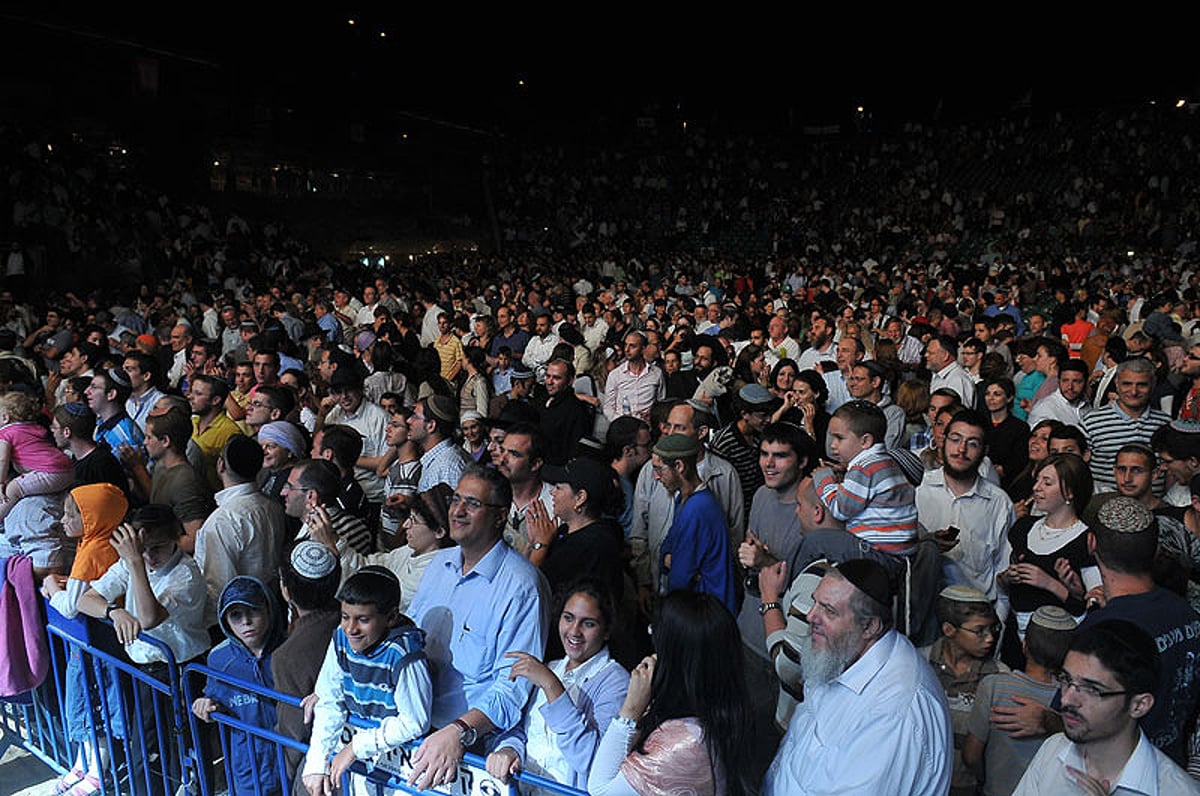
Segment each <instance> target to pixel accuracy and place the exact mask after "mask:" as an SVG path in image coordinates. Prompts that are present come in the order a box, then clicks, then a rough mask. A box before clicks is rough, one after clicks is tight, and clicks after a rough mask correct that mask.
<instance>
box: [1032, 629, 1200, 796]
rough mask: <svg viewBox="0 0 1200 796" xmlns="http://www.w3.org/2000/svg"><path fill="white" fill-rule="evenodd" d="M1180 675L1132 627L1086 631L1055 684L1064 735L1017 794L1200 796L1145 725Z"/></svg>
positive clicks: (1199, 786) (1045, 747)
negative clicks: (1166, 681) (1165, 682)
mask: <svg viewBox="0 0 1200 796" xmlns="http://www.w3.org/2000/svg"><path fill="white" fill-rule="evenodd" d="M1173 676H1174V673H1173V672H1171V671H1170V670H1163V669H1162V667H1161V662H1160V660H1159V656H1158V651H1157V650H1156V649H1155V643H1154V639H1152V638H1151V637H1150V636H1149V635H1148V634H1147V633H1146V632H1145V631H1143V630H1142V629H1141V628H1139V627H1138V626H1137V625H1135V624H1133V623H1132V622H1125V621H1120V620H1110V621H1105V622H1097V623H1096V624H1094V625H1092V626H1091V627H1088V628H1084V629H1081V630H1079V631H1078V632H1077V633H1076V634H1075V636H1074V637H1073V638H1072V639H1071V645H1070V647H1068V650H1067V657H1066V660H1064V661H1063V666H1062V671H1061V672H1059V673H1058V675H1057V676H1056V677H1055V680H1056V681H1057V682H1058V687H1059V692H1060V694H1061V698H1062V719H1063V732H1061V733H1059V734H1057V735H1053V736H1051V737H1050V738H1048V739H1046V741H1045V743H1043V744H1042V747H1041V748H1040V749H1039V750H1038V753H1037V755H1035V756H1034V758H1033V761H1032V762H1031V763H1030V764H1029V768H1028V769H1026V771H1025V776H1024V777H1022V778H1021V781H1020V783H1018V784H1017V789H1016V790H1015V791H1013V793H1014V794H1015V795H1016V796H1029V795H1030V794H1042V793H1046V794H1050V793H1080V792H1083V793H1146V794H1168V793H1169V794H1188V793H1191V794H1195V793H1200V783H1197V782H1196V780H1194V779H1192V778H1191V777H1189V776H1188V775H1187V774H1186V773H1184V771H1183V769H1181V768H1180V767H1179V766H1178V765H1176V764H1175V763H1174V762H1173V761H1172V760H1171V758H1170V757H1168V756H1167V755H1166V754H1164V753H1163V752H1162V750H1160V749H1158V748H1156V747H1155V746H1154V745H1152V744H1151V743H1150V741H1149V740H1148V739H1147V738H1146V735H1145V733H1144V732H1142V730H1141V728H1140V726H1139V722H1140V721H1141V719H1142V718H1143V717H1144V716H1146V714H1147V713H1149V712H1150V709H1151V708H1152V707H1153V706H1154V692H1155V691H1156V690H1157V689H1158V684H1159V681H1160V680H1161V679H1163V678H1171V677H1173Z"/></svg>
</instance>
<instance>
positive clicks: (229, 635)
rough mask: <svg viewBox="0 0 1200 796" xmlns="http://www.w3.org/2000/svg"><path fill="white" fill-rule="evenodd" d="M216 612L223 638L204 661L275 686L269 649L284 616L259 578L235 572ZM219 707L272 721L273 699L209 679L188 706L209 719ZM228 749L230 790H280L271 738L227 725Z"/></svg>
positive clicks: (256, 721)
mask: <svg viewBox="0 0 1200 796" xmlns="http://www.w3.org/2000/svg"><path fill="white" fill-rule="evenodd" d="M217 613H218V615H219V617H220V623H221V629H222V630H223V631H225V641H222V642H221V643H220V644H218V645H217V646H216V647H214V648H213V650H212V652H210V653H209V654H208V667H209V668H210V669H215V670H216V671H219V672H221V673H223V674H226V675H229V676H230V677H235V678H237V679H239V680H245V681H246V682H249V683H253V684H255V685H257V686H260V687H263V688H270V689H274V688H275V680H274V677H272V675H271V653H272V652H273V651H274V650H275V648H276V647H278V646H279V645H280V644H281V643H282V642H283V639H284V630H283V621H282V620H283V617H282V614H281V612H280V610H279V608H278V606H277V604H276V601H275V597H274V595H273V594H271V592H270V590H269V589H267V588H266V587H265V586H264V585H263V583H262V581H260V580H259V579H258V578H252V577H248V576H244V575H243V576H239V577H236V578H234V579H233V580H231V581H229V583H227V584H226V585H225V588H224V589H223V590H222V591H221V596H220V599H219V600H218V601H217ZM218 710H219V711H221V712H222V713H228V714H230V715H231V716H234V717H235V718H237V719H238V720H240V721H243V722H245V723H246V724H253V725H254V726H256V727H262V728H263V729H266V730H270V729H273V728H274V727H275V702H274V700H271V699H264V698H260V697H259V696H258V695H257V694H251V693H249V692H247V691H242V690H240V689H237V688H234V687H232V686H230V685H229V684H228V683H223V682H219V681H216V680H212V679H210V680H209V681H208V685H206V686H205V688H204V696H202V697H199V698H198V699H196V701H195V702H193V703H192V712H193V713H195V714H196V716H197V717H199V718H200V719H203V720H204V721H211V718H210V717H211V715H212V713H213V712H214V711H218ZM228 754H229V760H228V761H227V765H226V776H227V777H228V780H229V791H230V793H263V794H266V795H267V796H271V795H272V794H278V793H281V792H282V788H281V785H280V780H279V765H278V763H277V761H276V759H275V747H274V745H273V744H271V743H267V742H265V741H256V740H254V739H253V738H251V737H250V736H249V735H248V734H246V733H243V732H239V731H238V730H231V731H230V733H229V749H228ZM255 780H257V781H258V790H256V789H255Z"/></svg>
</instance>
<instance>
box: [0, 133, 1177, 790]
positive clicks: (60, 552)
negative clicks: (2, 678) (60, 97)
mask: <svg viewBox="0 0 1200 796" xmlns="http://www.w3.org/2000/svg"><path fill="white" fill-rule="evenodd" d="M1093 125H1094V126H1092V127H1089V128H1086V129H1084V128H1081V127H1080V126H1078V125H1076V124H1073V123H1071V122H1067V121H1063V120H1057V121H1056V122H1055V123H1053V124H1048V125H1040V124H1034V123H1032V122H1027V123H1024V124H1022V123H1018V122H1012V121H1005V122H1004V123H1003V124H1000V125H998V126H996V127H989V128H986V129H980V128H972V127H963V128H955V129H948V130H942V129H927V128H919V127H914V128H910V129H907V130H905V131H904V133H903V134H902V135H898V136H894V137H880V138H878V139H872V141H871V143H870V144H864V145H855V144H846V143H844V142H842V143H840V144H839V143H837V142H832V141H830V142H821V143H819V144H814V145H812V146H811V147H810V148H809V149H807V150H805V152H804V154H803V156H802V157H800V156H797V158H796V159H789V158H787V157H785V156H784V155H782V154H778V155H775V156H772V152H773V151H774V150H772V146H777V145H776V144H775V143H774V142H764V141H761V140H760V141H754V140H749V139H746V140H731V141H728V142H716V141H708V140H705V139H704V138H703V137H702V136H698V137H696V138H694V139H692V140H690V142H689V144H688V145H687V146H680V147H678V148H674V147H670V146H667V145H666V144H669V143H671V142H669V141H660V142H658V143H659V146H658V147H657V148H647V149H637V150H626V151H616V150H613V151H607V150H605V151H601V152H599V153H596V152H588V153H586V154H585V155H584V156H582V157H581V156H579V154H578V153H572V152H568V151H566V150H564V149H561V148H560V149H556V150H550V151H547V152H544V153H541V154H538V155H533V156H530V157H529V158H528V159H527V160H522V161H520V162H519V164H518V165H519V168H517V167H515V166H514V168H515V173H516V176H514V177H512V178H510V179H508V180H507V181H506V183H505V185H504V190H503V191H502V193H501V198H500V200H499V202H498V203H499V205H500V208H499V211H498V217H499V222H500V224H501V227H502V228H503V230H504V238H505V244H506V248H505V253H504V254H485V253H470V254H465V255H464V254H442V255H429V256H424V257H420V258H415V259H414V260H413V261H412V262H410V263H400V262H396V263H394V264H392V265H389V266H388V267H387V268H374V267H367V266H363V265H362V264H361V263H359V264H350V265H347V266H345V267H343V266H340V265H334V264H331V263H328V262H325V261H322V260H321V259H319V258H317V257H315V256H313V255H312V254H311V252H310V251H309V249H308V248H307V246H306V245H305V244H304V243H303V242H302V241H300V240H299V239H297V238H295V237H293V236H292V235H289V234H288V233H287V232H286V231H285V230H284V228H283V227H282V225H280V224H278V223H275V222H271V223H261V224H257V223H256V224H252V223H251V222H249V221H247V220H246V219H243V218H242V217H240V216H237V215H229V216H228V217H225V218H222V217H220V214H218V213H214V212H212V211H210V210H209V209H207V208H204V207H200V206H186V205H182V204H178V203H176V202H173V201H172V200H170V199H168V198H167V197H165V196H156V195H155V192H153V191H150V190H148V189H146V188H145V187H142V186H141V184H139V183H138V182H137V181H136V180H134V179H132V178H131V177H130V176H129V175H122V176H120V177H119V178H118V177H117V176H114V175H113V174H112V173H111V172H108V171H106V170H104V169H103V168H97V167H89V166H88V165H87V164H86V163H85V162H72V161H71V160H70V159H63V160H60V159H59V158H60V157H63V158H65V156H64V155H61V153H60V154H55V152H54V149H53V147H47V146H46V145H45V144H44V143H37V142H35V143H32V144H29V145H28V146H22V147H19V148H15V149H13V150H12V151H10V152H9V153H8V158H9V161H10V162H9V164H8V165H9V166H10V169H9V173H10V180H9V182H8V189H7V190H8V192H9V198H10V199H11V200H12V209H13V216H12V225H13V229H14V230H16V233H17V235H18V236H19V237H20V238H21V239H22V242H19V243H15V244H13V246H12V247H11V251H10V252H9V253H8V254H7V256H6V258H5V272H4V277H5V279H4V285H3V289H2V290H0V389H2V390H3V392H2V394H0V473H3V484H4V488H3V500H2V502H0V521H2V523H3V528H4V533H3V535H2V536H0V555H3V556H6V557H12V558H13V559H18V558H19V559H20V560H21V561H22V562H24V564H23V566H25V567H26V568H27V572H28V575H29V577H28V578H27V581H22V582H29V583H36V584H37V585H38V586H40V588H41V590H42V592H43V593H44V594H45V596H46V597H47V598H49V605H50V606H51V608H52V609H53V610H55V611H58V612H59V613H61V614H63V615H64V616H68V617H70V616H73V615H75V614H78V613H82V614H84V615H87V616H91V617H96V618H104V619H107V620H109V621H110V622H111V624H112V626H113V628H114V630H115V633H116V636H117V638H118V640H119V641H120V643H121V644H122V645H123V646H124V649H125V653H126V654H127V655H128V657H129V659H130V660H131V661H133V662H134V663H135V664H137V665H138V666H139V667H142V668H144V669H145V670H146V671H147V672H149V673H151V674H152V675H155V676H157V675H159V674H161V672H162V667H163V660H162V655H161V653H160V652H159V651H158V649H157V648H156V647H154V646H153V645H150V644H147V643H146V642H145V640H144V639H143V638H142V636H144V635H145V636H151V637H153V638H155V639H157V640H158V641H160V642H162V643H164V644H166V645H167V646H168V647H169V648H170V650H171V651H172V653H173V655H174V657H175V658H176V659H177V660H178V661H180V662H184V661H192V660H206V661H207V662H208V665H209V666H210V667H212V668H214V669H217V670H219V671H222V672H225V673H227V674H230V675H231V676H234V677H237V678H241V679H245V680H247V681H250V682H253V683H258V684H261V685H266V686H269V687H274V688H277V689H279V690H281V691H283V692H285V693H289V694H292V695H295V696H297V697H309V698H310V702H311V707H312V720H311V722H308V721H306V720H305V717H304V716H303V715H302V712H301V711H298V710H295V709H292V708H290V707H288V706H276V705H274V704H270V703H267V702H265V701H263V700H258V699H254V698H247V697H246V695H244V694H233V693H231V691H230V690H229V689H228V688H227V687H226V686H224V685H222V684H221V683H219V682H216V681H214V682H211V683H209V686H208V688H207V689H206V690H205V693H204V696H203V697H200V698H199V699H197V700H196V702H195V703H194V704H193V705H192V709H193V711H194V712H195V714H196V715H197V716H198V717H199V718H201V719H210V718H211V716H212V714H213V713H214V712H224V713H231V714H234V715H235V716H237V717H238V718H240V719H241V720H243V721H246V722H249V723H252V724H255V725H258V726H263V727H268V728H277V729H278V730H279V731H280V732H283V733H285V734H288V735H291V736H293V737H296V738H298V739H300V740H302V741H305V742H309V743H310V750H309V752H308V754H307V755H305V756H301V755H298V754H296V755H291V756H289V758H288V761H287V767H286V770H284V771H277V770H275V768H276V767H275V766H274V765H273V764H272V763H271V762H270V761H271V760H273V755H272V754H271V752H270V751H269V750H268V749H267V747H266V746H265V745H263V744H260V743H258V742H251V741H249V740H245V741H244V743H240V744H235V745H234V746H233V747H232V748H231V749H230V750H229V752H228V759H227V761H226V772H227V777H228V780H229V786H230V789H231V792H242V791H245V792H254V791H255V789H256V785H255V782H256V780H257V782H258V786H259V787H261V788H262V790H263V792H279V790H280V789H281V787H282V783H283V782H284V781H287V782H292V783H295V787H297V788H301V789H303V791H306V792H308V793H312V794H327V793H329V792H330V790H331V788H332V787H334V785H335V784H336V783H337V782H338V781H339V780H340V778H341V775H342V774H343V773H344V772H346V771H347V770H348V768H349V767H350V766H351V765H352V764H353V763H354V761H355V760H364V761H373V760H375V759H377V758H379V757H380V756H381V755H383V754H385V753H386V752H388V751H389V750H392V749H395V748H397V747H399V746H400V745H402V744H405V743H407V742H410V741H413V740H418V741H419V747H418V750H417V751H416V753H415V754H414V756H413V763H414V766H413V771H412V775H411V776H412V780H411V781H412V783H413V784H416V785H419V786H421V787H432V786H434V785H438V784H440V783H444V782H446V781H448V780H449V779H451V778H453V777H454V775H455V772H456V770H457V766H458V763H459V761H460V760H461V759H462V756H463V754H464V752H465V751H474V752H478V753H480V754H484V755H485V757H486V761H487V770H488V772H489V773H490V774H491V775H493V776H495V777H497V778H500V779H507V778H509V777H511V776H512V775H513V774H515V773H517V772H533V773H536V774H539V775H541V776H545V777H548V778H551V779H554V780H556V781H559V782H562V783H564V784H567V785H570V786H574V787H576V788H579V789H582V790H587V791H588V792H590V793H596V794H630V793H636V794H648V793H675V792H680V791H681V790H683V789H685V788H686V789H689V790H687V792H697V793H709V794H731V796H732V795H733V794H742V793H746V794H749V793H759V792H762V793H768V794H796V793H829V792H868V791H872V792H880V793H947V792H953V793H956V794H973V793H986V794H1002V793H1013V792H1017V793H1060V792H1065V790H1064V789H1065V788H1067V787H1068V786H1070V787H1078V788H1081V789H1082V790H1083V791H1084V792H1105V793H1107V792H1114V791H1116V790H1118V789H1119V788H1122V787H1126V788H1130V789H1137V790H1138V792H1145V793H1154V792H1161V793H1182V792H1200V784H1198V783H1197V782H1196V780H1194V779H1192V777H1197V778H1200V734H1198V733H1197V728H1196V726H1195V724H1196V716H1197V709H1198V707H1200V681H1198V680H1197V672H1196V670H1195V666H1196V664H1195V659H1196V657H1197V654H1198V653H1200V614H1197V613H1196V608H1197V607H1198V606H1200V589H1198V588H1197V587H1196V585H1195V581H1194V580H1193V576H1194V575H1195V577H1196V580H1200V573H1198V572H1197V567H1200V338H1198V337H1196V336H1194V335H1196V334H1197V333H1198V332H1200V328H1198V327H1197V324H1198V323H1200V295H1198V294H1197V288H1196V283H1197V281H1198V280H1200V270H1197V269H1196V268H1195V266H1194V264H1193V263H1194V260H1193V253H1194V252H1193V248H1194V242H1193V241H1192V240H1191V239H1190V234H1191V233H1190V232H1189V230H1191V229H1193V228H1194V220H1195V214H1196V211H1197V207H1196V205H1195V188H1194V187H1193V186H1194V185H1195V184H1197V183H1195V182H1191V181H1189V180H1188V179H1187V177H1188V176H1189V175H1190V174H1191V171H1192V170H1193V169H1194V168H1195V166H1194V165H1193V164H1192V163H1191V162H1190V160H1191V159H1194V156H1193V155H1192V142H1191V138H1190V136H1189V134H1188V133H1187V132H1186V125H1185V124H1184V122H1183V121H1181V120H1180V119H1177V118H1174V117H1169V116H1167V115H1166V114H1162V115H1158V114H1147V113H1137V114H1129V115H1126V116H1111V117H1109V116H1106V117H1102V118H1101V119H1100V120H1093ZM10 133H11V131H10ZM667 153H673V154H667ZM72 157H74V158H82V157H83V156H82V154H81V153H79V152H76V153H74V154H73V155H72ZM972 163H974V164H977V165H976V168H977V170H979V171H982V172H987V173H1005V172H1009V171H1018V172H1020V173H1022V174H1024V175H1026V177H1027V178H1028V179H1029V181H1030V185H1028V186H1024V187H1020V188H1013V189H1012V190H1007V189H1006V190H999V189H997V190H994V191H991V192H986V191H978V190H972V189H971V188H969V187H968V186H969V181H968V180H967V176H968V175H966V174H965V171H966V170H967V169H968V168H969V167H970V164H972ZM581 164H582V165H581ZM846 175H853V179H852V180H851V179H848V178H847V177H846ZM538 230H541V232H539V231H538ZM747 230H749V231H750V232H747ZM93 236H99V237H98V238H97V239H95V240H93V239H92V237H93ZM1134 239H1137V240H1140V241H1141V246H1142V248H1141V249H1140V250H1139V253H1138V254H1137V255H1134V256H1131V255H1130V254H1129V253H1128V251H1127V246H1128V245H1130V244H1129V241H1131V240H1134ZM734 251H740V252H741V254H740V255H739V254H731V253H730V252H734ZM72 254H74V255H80V256H83V257H84V258H85V259H86V258H88V257H90V258H94V259H95V261H97V262H106V263H110V264H112V263H118V262H119V263H123V267H124V268H126V270H125V271H124V273H125V274H126V275H128V276H129V277H130V278H129V279H128V280H125V279H123V278H122V277H120V276H118V274H117V272H116V271H114V272H113V274H112V276H113V278H112V280H111V281H112V283H113V284H111V285H107V286H105V287H103V288H100V289H73V286H72V284H71V283H70V282H69V281H68V282H65V283H64V282H60V281H58V280H57V279H55V278H54V273H55V272H54V268H53V266H54V264H55V263H56V262H59V261H61V260H62V258H70V257H71V256H72ZM132 284H137V285H138V287H126V285H132ZM9 573H10V575H9V577H10V579H11V578H12V577H13V576H12V574H11V573H12V569H11V568H10V569H9ZM6 635H7V636H8V637H9V638H15V639H20V638H21V637H22V634H21V632H20V630H19V629H18V630H16V631H14V630H12V629H10V630H9V631H8V633H7V634H6ZM10 649H14V648H13V647H12V646H11V644H10ZM13 654H17V653H16V652H13ZM284 661H286V664H285V663H284ZM67 667H68V668H67V675H66V683H67V692H66V695H65V698H66V700H67V703H68V704H69V705H73V706H75V709H74V710H72V712H71V715H72V716H73V717H74V719H75V721H74V723H72V724H71V726H70V728H69V729H70V733H69V734H70V740H71V742H72V743H73V744H74V746H73V750H72V751H73V753H74V754H75V760H74V765H73V767H72V768H71V770H70V771H68V772H67V774H65V775H64V776H63V777H62V778H61V780H60V783H59V784H60V786H61V790H62V792H66V793H70V794H72V795H73V796H90V794H92V793H96V792H99V791H100V788H101V779H102V776H103V774H102V771H101V761H100V756H99V753H98V750H96V749H94V748H92V741H91V738H90V737H89V733H88V732H87V728H86V727H85V726H84V725H83V724H82V722H81V718H80V717H81V715H82V714H83V709H82V708H83V706H86V704H87V700H88V693H87V684H86V682H85V679H84V675H83V672H82V664H81V663H80V661H79V660H78V659H77V658H72V659H71V660H70V661H68V664H67ZM113 687H114V688H115V686H113ZM114 698H116V699H119V698H120V696H119V694H115V693H114ZM348 717H355V718H356V719H359V720H362V721H364V722H366V724H367V725H368V727H367V728H366V729H360V730H356V731H354V732H353V733H352V736H350V737H351V739H350V740H349V742H347V741H345V740H344V736H343V730H344V728H345V727H346V726H347V721H348ZM107 731H108V732H109V733H111V734H113V735H114V736H117V737H121V736H122V735H123V733H124V732H125V731H126V728H124V727H122V726H111V725H110V726H109V727H108V728H107ZM264 761H266V762H264ZM1189 775H1190V776H1189ZM355 787H362V783H361V781H359V780H356V785H355ZM1155 788H1157V790H1155ZM364 792H365V791H364Z"/></svg>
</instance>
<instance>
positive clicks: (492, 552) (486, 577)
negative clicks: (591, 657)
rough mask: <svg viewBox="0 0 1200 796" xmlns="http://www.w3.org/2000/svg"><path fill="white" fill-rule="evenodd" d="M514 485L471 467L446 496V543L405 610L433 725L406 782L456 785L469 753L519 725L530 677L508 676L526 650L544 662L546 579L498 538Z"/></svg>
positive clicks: (486, 470)
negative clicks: (426, 670)
mask: <svg viewBox="0 0 1200 796" xmlns="http://www.w3.org/2000/svg"><path fill="white" fill-rule="evenodd" d="M512 499H513V498H512V487H511V486H510V485H509V483H508V479H506V478H505V477H504V476H503V475H501V474H500V472H499V471H498V470H493V469H490V468H486V467H480V466H479V465H471V466H470V467H468V468H467V470H466V471H464V473H463V475H462V478H461V479H460V480H459V481H458V486H457V487H456V488H455V490H454V494H453V496H452V497H451V499H450V537H451V538H452V539H453V540H454V541H455V542H456V543H457V546H456V547H451V548H448V549H446V550H442V551H440V552H438V553H437V554H436V555H435V557H434V559H433V561H431V562H430V564H429V567H428V568H427V569H426V570H425V576H424V577H423V578H422V580H421V585H420V587H419V588H418V589H417V594H416V596H415V597H414V598H413V602H412V605H411V606H410V607H409V614H410V615H411V617H412V619H413V621H414V622H416V623H417V625H418V626H419V627H420V628H421V629H422V630H424V631H425V633H426V639H427V640H426V647H425V650H426V654H427V656H428V658H429V663H430V669H431V673H432V675H433V726H435V727H439V728H440V729H438V730H435V731H434V732H432V733H431V734H430V735H428V736H427V737H426V738H425V740H424V741H423V742H422V743H421V746H420V748H419V749H418V750H417V752H416V753H415V754H414V755H413V759H412V762H413V770H412V775H411V777H410V779H409V784H410V785H417V786H419V787H421V788H433V787H436V786H437V785H440V784H442V783H445V782H449V781H451V780H453V779H454V778H455V775H456V774H457V771H458V764H459V762H460V761H461V760H462V758H463V753H464V752H465V751H467V750H468V749H472V750H473V751H477V752H478V751H481V749H482V746H481V744H480V743H479V742H480V741H482V739H483V737H484V736H485V735H487V734H488V733H491V732H492V731H493V730H498V731H501V732H502V731H504V730H508V729H510V728H512V727H514V726H515V725H516V724H518V723H519V722H520V721H521V718H522V710H523V708H524V706H525V703H526V702H527V701H528V697H529V692H530V687H531V686H530V682H529V680H528V679H527V678H524V677H516V678H510V676H509V674H510V671H511V669H512V665H513V663H514V662H516V660H517V659H518V658H519V657H520V656H517V655H511V656H510V653H516V652H525V653H529V654H530V655H532V656H534V657H535V658H537V659H539V660H540V659H541V657H542V654H543V652H544V651H545V645H546V631H547V628H548V626H549V610H550V600H549V587H548V586H547V584H546V579H545V577H543V576H542V574H541V573H540V572H539V571H538V569H537V568H536V567H535V566H534V565H533V564H532V563H530V562H529V561H528V560H527V559H526V558H525V557H524V556H522V555H521V554H520V553H518V552H516V551H515V550H513V549H512V548H511V547H509V546H508V544H506V543H505V542H504V540H503V539H502V533H503V531H504V522H505V518H506V516H507V514H508V510H509V507H510V506H511V504H512Z"/></svg>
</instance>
